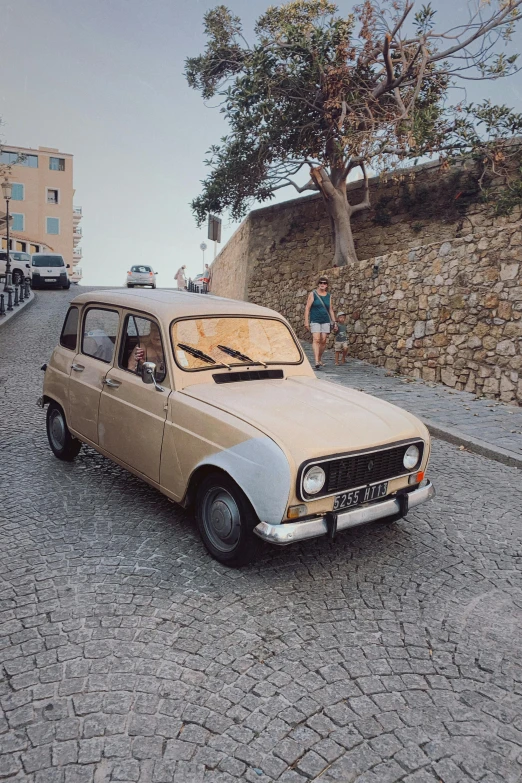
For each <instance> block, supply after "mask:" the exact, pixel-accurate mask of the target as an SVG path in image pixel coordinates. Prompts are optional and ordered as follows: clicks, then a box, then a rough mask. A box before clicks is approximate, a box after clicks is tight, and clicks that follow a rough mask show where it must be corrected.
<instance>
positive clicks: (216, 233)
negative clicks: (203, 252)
mask: <svg viewBox="0 0 522 783" xmlns="http://www.w3.org/2000/svg"><path fill="white" fill-rule="evenodd" d="M208 238H209V239H210V240H211V241H212V242H221V218H219V217H217V216H216V215H209V216H208Z"/></svg>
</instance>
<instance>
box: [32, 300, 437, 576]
mask: <svg viewBox="0 0 522 783" xmlns="http://www.w3.org/2000/svg"><path fill="white" fill-rule="evenodd" d="M44 369H45V378H44V384H43V396H42V397H41V398H40V400H39V402H40V404H41V405H42V406H45V405H47V406H48V408H47V435H48V439H49V445H50V447H51V449H52V451H53V452H54V454H55V455H56V456H57V457H58V458H59V459H62V460H72V459H74V457H75V456H76V455H77V454H78V452H79V450H80V448H81V445H82V443H87V444H89V445H90V446H92V447H93V448H95V449H96V450H97V451H99V452H100V453H101V454H103V455H104V456H106V457H108V458H109V459H111V460H113V461H114V462H116V463H118V464H119V465H122V466H123V467H125V468H127V469H128V470H130V471H131V472H132V473H134V474H136V475H137V476H139V477H140V478H141V479H143V480H144V481H146V482H148V483H149V484H151V485H152V486H154V487H156V488H157V489H158V490H159V491H160V492H162V493H163V494H165V495H167V497H169V498H171V499H172V500H174V501H176V502H178V503H180V504H181V505H182V506H185V507H187V506H191V507H193V508H194V509H195V515H196V520H197V525H198V528H199V531H200V534H201V537H202V539H203V542H204V544H205V546H206V547H207V549H208V551H209V552H210V554H211V555H212V556H213V557H215V558H216V559H217V560H219V561H221V562H222V563H225V564H227V565H231V566H240V565H243V564H245V563H247V562H248V561H249V560H250V559H251V558H252V557H253V556H254V554H255V551H256V544H257V543H258V540H259V539H264V540H265V541H268V542H271V543H274V544H281V545H285V544H290V543H293V542H296V541H303V540H305V539H308V538H315V537H317V536H323V535H330V536H332V537H333V536H334V535H335V534H336V532H337V531H340V530H344V529H346V528H350V527H354V526H356V525H361V524H365V523H368V522H372V521H374V520H378V519H396V518H398V517H400V516H404V515H405V514H406V513H407V512H408V510H409V509H412V508H414V507H416V506H418V505H420V504H421V503H424V502H425V501H427V500H428V499H429V498H431V497H432V496H433V494H434V489H433V485H432V484H431V482H429V481H428V480H427V479H426V476H425V474H426V468H427V465H428V459H429V455H430V437H429V433H428V430H427V429H426V427H425V426H424V424H422V422H420V421H419V420H418V419H417V418H415V416H413V415H412V414H411V413H408V412H406V411H404V410H401V409H400V408H397V407H395V406H394V405H391V404H389V403H387V402H384V401H383V400H379V399H376V398H374V397H370V396H369V395H367V394H363V393H362V392H359V391H355V390H353V389H347V388H345V387H343V386H340V385H337V384H334V383H329V382H327V381H324V380H319V379H318V378H317V377H316V376H315V374H314V372H313V370H312V368H311V366H310V364H309V362H308V361H307V359H306V357H305V355H304V354H303V351H302V349H301V346H300V344H299V342H298V340H297V338H296V337H295V334H294V333H293V331H292V330H291V328H290V326H289V324H288V323H287V322H286V321H285V320H284V318H283V317H282V316H280V315H279V314H278V313H276V312H274V311H273V310H269V309H267V308H264V307H259V306H257V305H253V304H249V303H245V302H239V301H234V300H230V299H221V298H218V297H210V296H204V297H203V296H202V297H193V296H187V295H186V294H185V293H183V292H174V291H168V290H165V291H161V292H160V291H157V292H155V293H154V294H153V293H152V292H149V291H133V292H123V291H121V290H119V291H118V290H112V291H111V290H107V291H101V292H99V293H92V292H91V293H86V294H81V295H80V296H78V297H76V298H75V299H74V300H73V301H72V304H71V306H70V307H69V310H68V312H67V315H66V317H65V321H64V324H63V329H62V332H61V336H60V341H59V344H58V345H57V346H56V348H55V349H54V352H53V354H52V356H51V359H50V361H49V363H48V364H47V365H44Z"/></svg>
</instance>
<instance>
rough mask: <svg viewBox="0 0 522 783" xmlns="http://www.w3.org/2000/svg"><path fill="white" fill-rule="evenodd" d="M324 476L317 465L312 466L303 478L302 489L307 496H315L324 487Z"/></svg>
mask: <svg viewBox="0 0 522 783" xmlns="http://www.w3.org/2000/svg"><path fill="white" fill-rule="evenodd" d="M325 481H326V474H325V472H324V470H323V469H322V468H321V467H319V465H314V466H313V467H311V468H310V469H309V470H307V471H306V473H305V474H304V476H303V489H304V491H305V492H306V494H307V495H317V493H318V492H320V491H321V490H322V488H323V487H324V482H325Z"/></svg>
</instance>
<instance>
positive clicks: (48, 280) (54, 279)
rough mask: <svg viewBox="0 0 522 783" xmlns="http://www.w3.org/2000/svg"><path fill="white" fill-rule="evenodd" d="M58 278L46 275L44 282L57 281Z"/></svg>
mask: <svg viewBox="0 0 522 783" xmlns="http://www.w3.org/2000/svg"><path fill="white" fill-rule="evenodd" d="M57 279H58V278H56V277H44V283H56V281H57Z"/></svg>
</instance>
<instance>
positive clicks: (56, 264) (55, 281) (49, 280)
mask: <svg viewBox="0 0 522 783" xmlns="http://www.w3.org/2000/svg"><path fill="white" fill-rule="evenodd" d="M70 266H71V265H70V264H66V263H65V261H64V259H63V256H61V255H60V254H59V253H33V255H32V256H31V285H32V287H33V288H47V287H48V286H55V287H58V288H70V287H71V280H70V278H69V273H68V272H67V270H68V269H70Z"/></svg>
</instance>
